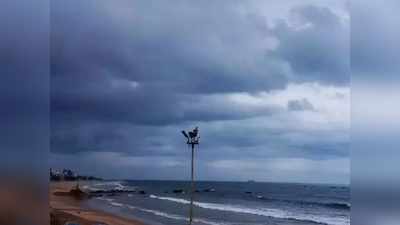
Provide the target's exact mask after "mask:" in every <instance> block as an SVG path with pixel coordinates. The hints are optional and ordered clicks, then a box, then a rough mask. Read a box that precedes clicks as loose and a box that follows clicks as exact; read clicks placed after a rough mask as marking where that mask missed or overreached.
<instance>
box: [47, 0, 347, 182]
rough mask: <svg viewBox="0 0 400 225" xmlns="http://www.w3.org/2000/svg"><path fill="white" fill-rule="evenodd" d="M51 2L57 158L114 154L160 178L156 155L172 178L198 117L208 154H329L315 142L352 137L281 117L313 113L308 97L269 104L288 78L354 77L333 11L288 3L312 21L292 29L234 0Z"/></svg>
mask: <svg viewBox="0 0 400 225" xmlns="http://www.w3.org/2000/svg"><path fill="white" fill-rule="evenodd" d="M152 3H153V4H152ZM51 4H52V5H51V22H52V23H51V28H52V29H51V147H52V150H51V151H52V152H53V153H54V164H55V165H57V164H58V163H59V165H64V164H63V163H66V164H65V165H68V163H67V161H68V162H69V160H71V157H73V156H74V155H84V156H85V157H87V158H85V159H82V160H83V162H85V164H86V163H89V164H90V162H91V161H92V160H93V159H97V157H100V156H104V157H106V156H107V157H110V160H111V161H112V160H113V159H114V160H117V161H118V160H121V161H124V162H125V161H126V164H127V165H122V166H121V167H123V168H125V169H126V167H129V166H132V165H131V164H130V163H129V162H128V161H129V160H132V162H135V163H137V164H138V165H134V166H133V167H134V168H137V169H138V171H140V170H146V171H145V172H143V174H148V176H149V177H157V175H156V174H154V171H152V170H148V169H149V167H150V166H151V164H152V163H151V162H152V161H154V160H160V162H164V161H163V160H165V163H164V164H163V163H161V165H165V166H166V167H168V169H170V170H169V171H170V173H168V172H166V171H168V170H166V171H164V172H165V174H168V175H166V177H168V178H170V177H171V176H172V175H173V174H175V173H176V172H177V171H179V170H180V169H182V168H183V167H182V165H180V163H181V161H182V157H183V154H184V152H183V151H185V147H186V146H184V139H183V137H182V135H181V134H180V133H179V131H180V130H182V129H188V128H191V127H192V126H193V124H197V125H199V126H200V127H201V132H202V133H201V135H202V136H201V137H202V140H203V138H204V141H202V145H201V149H202V154H201V156H199V157H200V160H203V161H204V162H206V161H207V160H209V161H211V160H214V159H217V158H233V159H240V158H242V157H243V156H244V155H246V156H248V157H256V158H266V157H270V158H271V159H273V158H277V157H292V156H300V155H301V154H303V156H304V157H315V158H318V157H317V156H311V155H310V154H306V152H307V151H309V152H312V151H313V152H315V154H316V155H319V154H321V155H323V154H325V155H327V153H326V152H327V151H328V150H327V151H326V152H325V151H322V150H321V151H317V150H314V148H312V146H315V147H316V148H318V146H320V147H321V146H322V147H324V146H325V147H326V146H327V147H326V148H324V149H329V151H330V152H331V153H329V155H330V156H332V157H336V156H337V155H340V152H338V151H341V150H338V151H336V150H335V147H334V146H335V144H337V143H342V142H345V140H346V138H345V137H342V136H341V135H340V134H338V133H337V131H333V132H331V131H330V130H329V129H328V131H323V130H322V131H321V130H317V131H315V130H312V129H314V128H312V129H311V130H308V129H310V128H308V127H306V128H304V129H305V130H301V129H300V128H298V129H297V128H293V127H290V124H292V123H293V122H292V121H290V119H288V120H287V121H285V119H284V118H279V117H274V115H276V114H279V115H287V117H290V115H288V114H286V113H297V112H298V110H302V111H304V112H312V113H316V112H314V110H313V109H314V106H313V102H312V101H311V100H309V99H303V98H302V96H299V97H295V98H293V99H294V100H291V101H289V102H284V103H283V104H278V103H275V102H273V101H272V103H268V100H269V98H272V97H273V96H272V97H271V96H268V94H269V93H272V92H274V91H279V90H285V88H286V87H287V85H288V84H291V83H293V82H296V83H301V82H308V81H311V82H315V83H322V84H329V85H334V86H341V85H342V86H343V85H344V86H346V85H347V82H348V80H347V79H348V77H347V76H348V73H347V71H346V68H344V67H346V65H347V64H346V63H347V62H346V54H345V53H344V52H343V51H346V43H343V42H346V41H347V39H346V38H347V37H346V35H347V33H346V32H348V31H347V27H346V26H347V25H344V24H343V22H342V21H340V19H339V17H338V16H337V15H336V14H334V13H333V12H332V11H331V10H330V9H326V8H318V7H311V6H307V7H298V8H295V9H293V10H292V14H293V16H295V17H297V18H296V19H295V20H296V21H299V24H300V25H299V26H301V25H302V24H309V23H311V24H312V26H310V27H308V26H305V27H304V28H302V29H296V28H294V27H293V26H292V25H290V24H289V22H287V21H281V22H280V23H278V24H276V26H275V27H273V28H271V27H270V26H269V25H267V22H270V21H268V18H267V16H268V15H262V14H260V13H259V12H255V11H252V10H251V9H250V8H249V7H247V5H246V3H244V2H239V1H201V2H190V3H189V2H187V1H178V2H176V3H175V4H167V3H163V2H159V1H157V3H156V2H152V1H119V2H118V3H114V2H113V3H111V2H109V1H84V2H82V1H52V3H51ZM327 27H329V28H327ZM340 54H342V55H341V56H340V57H339V55H340ZM260 93H261V94H260ZM286 103H287V104H286ZM288 109H289V111H290V110H294V111H291V112H287V111H288ZM277 121H279V122H277ZM340 132H342V130H340ZM293 133H296V134H295V135H292V136H294V138H293V137H292V136H291V134H293ZM297 133H302V134H301V135H300V134H297ZM309 136H312V137H314V138H315V139H318V138H319V139H321V140H324V141H325V142H323V141H321V142H318V141H316V140H314V139H312V140H310V137H309ZM329 136H334V138H331V140H328V141H326V140H327V139H329V138H328V137H329ZM266 140H267V141H266ZM182 143H183V144H182ZM299 149H301V150H299ZM310 149H313V150H310ZM296 152H297V153H296ZM63 154H65V155H64V156H63ZM67 154H69V155H67ZM96 154H97V155H96ZM63 157H65V158H63ZM152 157H154V160H152ZM63 159H65V160H66V161H62V160H63ZM128 159H129V160H128ZM141 162H142V163H141ZM70 165H74V166H77V167H79V165H77V163H76V162H71V164H70ZM90 165H92V164H90ZM109 166H110V167H104V168H110V169H113V168H114V169H116V166H114V165H109ZM125 166H126V167H125ZM202 166H203V167H204V170H205V171H206V170H207V168H208V167H207V166H206V165H205V164H204V163H203V164H202ZM83 167H85V169H88V168H89V167H90V166H89V165H84V166H81V168H83ZM129 168H132V167H129ZM118 169H121V168H118ZM178 169H179V170H178ZM88 170H90V169H88ZM103 170H106V169H103ZM104 173H106V172H104ZM157 173H158V172H157ZM143 174H142V175H143ZM171 174H172V175H171ZM146 176H147V175H146ZM139 177H140V176H139Z"/></svg>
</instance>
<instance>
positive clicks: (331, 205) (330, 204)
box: [261, 198, 351, 209]
mask: <svg viewBox="0 0 400 225" xmlns="http://www.w3.org/2000/svg"><path fill="white" fill-rule="evenodd" d="M261 199H262V200H264V201H278V202H288V203H294V204H300V205H315V206H322V207H327V208H334V209H351V204H350V203H346V202H313V201H302V200H287V199H276V198H261Z"/></svg>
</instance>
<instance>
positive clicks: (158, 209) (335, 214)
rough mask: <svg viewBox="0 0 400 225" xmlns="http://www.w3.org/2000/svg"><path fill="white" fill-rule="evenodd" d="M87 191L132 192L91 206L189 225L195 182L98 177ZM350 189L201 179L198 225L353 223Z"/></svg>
mask: <svg viewBox="0 0 400 225" xmlns="http://www.w3.org/2000/svg"><path fill="white" fill-rule="evenodd" d="M83 188H84V189H87V190H89V191H90V190H92V191H96V190H112V189H114V190H130V191H134V192H132V193H118V194H105V195H102V196H97V197H94V198H91V199H90V200H89V201H88V202H87V204H88V205H89V207H92V208H96V209H100V210H103V211H107V212H110V213H113V214H117V215H120V216H123V217H127V218H135V219H138V220H141V221H143V222H144V223H147V224H149V225H183V224H185V225H186V224H188V216H189V207H190V182H185V181H130V180H126V181H99V182H95V183H91V184H90V185H85V186H84V187H83ZM350 208H351V205H350V188H349V186H343V185H326V184H299V183H265V182H254V181H249V182H206V181H202V182H196V192H195V193H194V208H193V209H194V211H193V223H192V224H194V225H318V224H319V225H349V224H350Z"/></svg>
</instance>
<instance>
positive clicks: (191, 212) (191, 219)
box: [189, 143, 195, 225]
mask: <svg viewBox="0 0 400 225" xmlns="http://www.w3.org/2000/svg"><path fill="white" fill-rule="evenodd" d="M191 177H192V185H191V186H192V188H191V189H192V190H191V195H190V214H189V215H190V217H189V225H191V224H192V221H193V197H194V189H195V187H194V143H192V176H191Z"/></svg>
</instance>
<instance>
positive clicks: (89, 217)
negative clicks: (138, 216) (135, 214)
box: [49, 181, 146, 225]
mask: <svg viewBox="0 0 400 225" xmlns="http://www.w3.org/2000/svg"><path fill="white" fill-rule="evenodd" d="M83 184H84V183H83V182H80V185H83ZM75 185H76V182H68V181H64V182H50V189H49V207H50V220H51V225H64V224H65V223H66V222H75V223H78V224H81V225H94V224H99V223H100V224H107V225H146V224H144V223H142V222H140V221H137V220H133V219H126V218H122V217H119V216H116V215H113V214H111V213H107V212H104V211H100V210H98V209H96V210H95V209H91V208H89V207H88V206H86V205H84V204H83V203H84V202H85V201H86V199H87V198H86V197H85V196H83V197H82V198H79V197H76V196H74V195H73V194H71V192H70V191H71V190H72V189H74V187H75Z"/></svg>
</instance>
